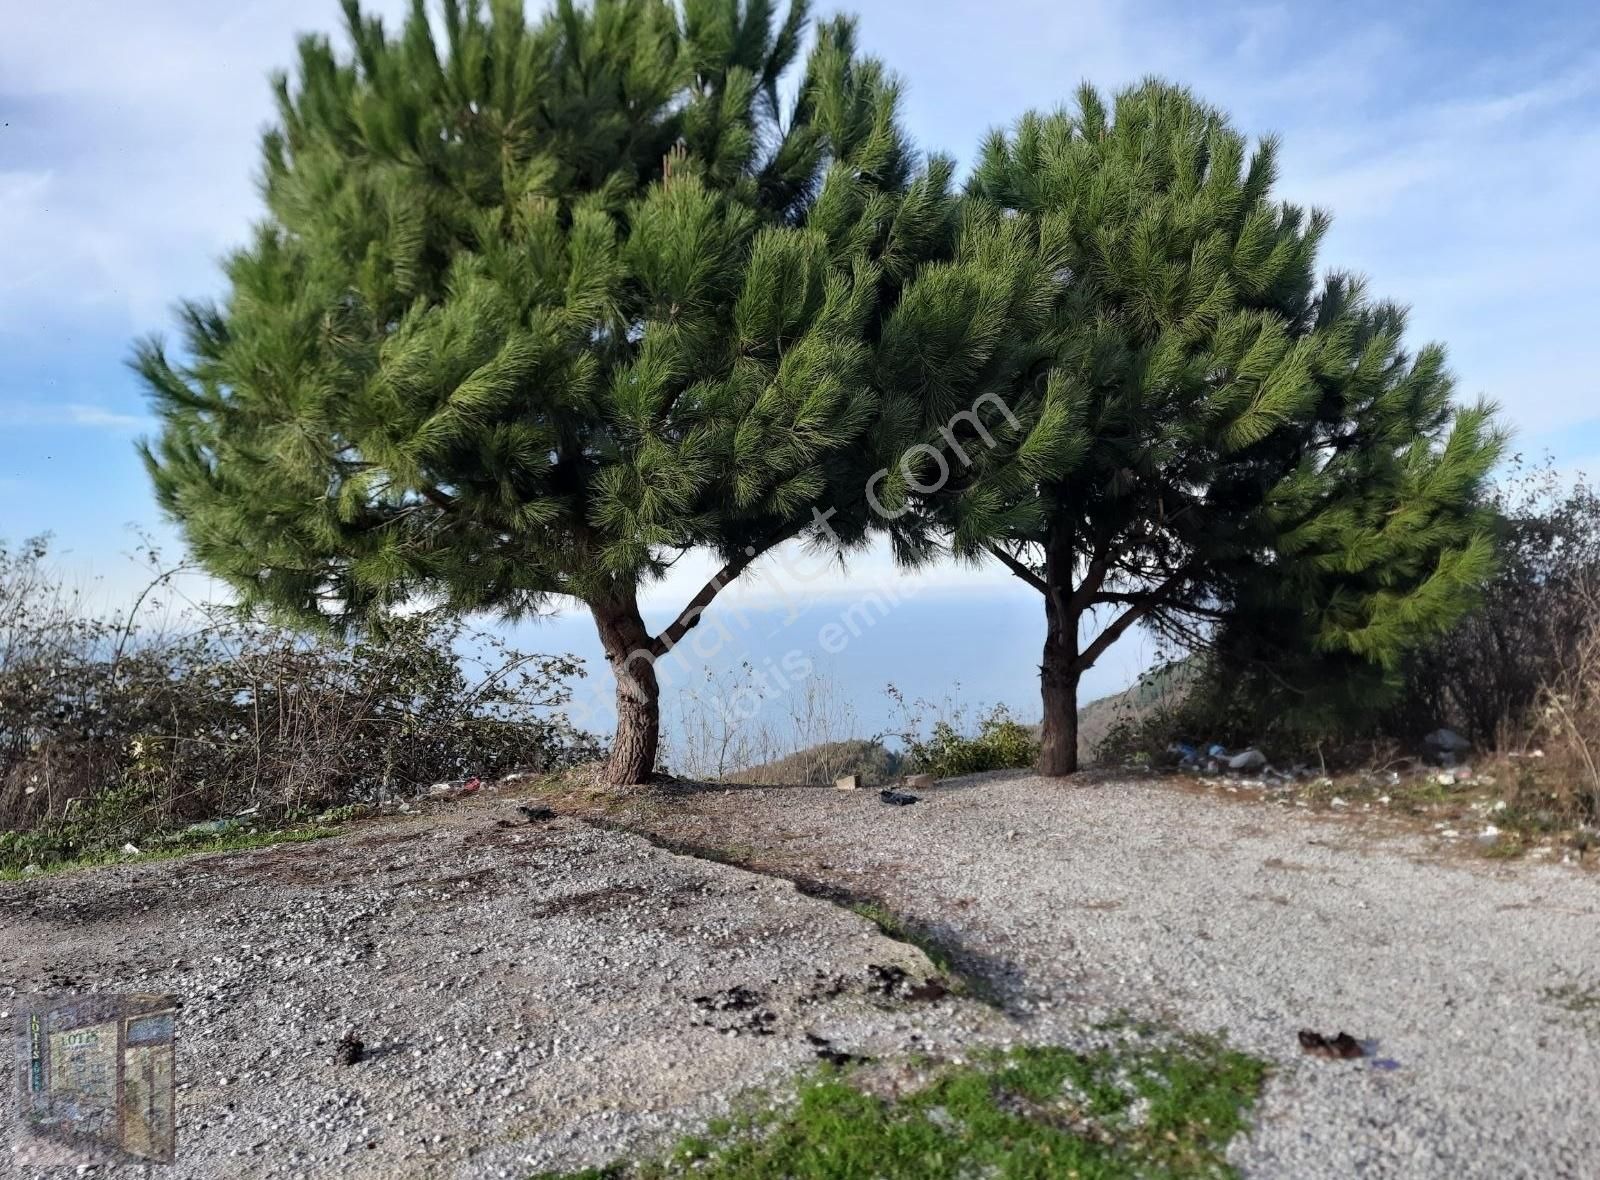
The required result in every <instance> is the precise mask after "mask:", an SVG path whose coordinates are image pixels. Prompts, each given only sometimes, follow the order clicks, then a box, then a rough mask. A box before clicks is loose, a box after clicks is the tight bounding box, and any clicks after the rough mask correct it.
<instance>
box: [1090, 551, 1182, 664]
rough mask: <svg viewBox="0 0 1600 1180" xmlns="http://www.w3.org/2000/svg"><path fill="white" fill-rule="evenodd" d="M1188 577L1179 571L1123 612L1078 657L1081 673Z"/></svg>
mask: <svg viewBox="0 0 1600 1180" xmlns="http://www.w3.org/2000/svg"><path fill="white" fill-rule="evenodd" d="M1188 576H1189V574H1188V571H1187V570H1179V571H1178V572H1177V573H1175V574H1173V575H1172V576H1171V577H1170V578H1168V579H1167V580H1166V581H1165V582H1162V583H1161V585H1159V586H1157V587H1156V588H1155V589H1154V590H1151V591H1149V592H1148V593H1146V594H1144V595H1141V596H1140V597H1142V598H1143V601H1142V602H1138V603H1136V604H1134V605H1133V606H1130V607H1129V608H1128V609H1127V610H1125V611H1123V612H1122V613H1121V614H1120V615H1118V616H1117V617H1116V618H1115V619H1114V620H1112V623H1111V625H1110V626H1109V627H1107V628H1106V629H1105V630H1104V631H1102V632H1100V634H1099V635H1097V636H1096V637H1095V641H1094V642H1093V643H1091V644H1090V645H1089V646H1088V647H1087V648H1085V649H1084V651H1083V654H1082V655H1081V656H1079V657H1078V669H1079V671H1082V670H1083V669H1085V668H1087V667H1089V666H1090V665H1092V664H1093V663H1094V662H1095V661H1096V660H1098V659H1099V658H1100V657H1101V656H1102V655H1104V654H1105V650H1106V648H1108V647H1110V646H1111V645H1112V644H1113V643H1115V642H1116V641H1117V640H1118V638H1120V637H1121V635H1122V633H1123V632H1124V631H1126V630H1127V629H1128V628H1129V627H1131V626H1133V625H1134V624H1135V623H1137V622H1138V621H1139V620H1140V619H1142V618H1144V617H1145V616H1146V615H1148V614H1149V613H1150V612H1151V611H1153V610H1155V609H1156V608H1157V607H1158V606H1161V605H1163V599H1165V598H1166V596H1167V595H1168V594H1170V593H1172V591H1173V590H1174V589H1176V588H1177V586H1178V584H1179V583H1181V582H1182V581H1183V580H1184V579H1185V578H1186V577H1188Z"/></svg>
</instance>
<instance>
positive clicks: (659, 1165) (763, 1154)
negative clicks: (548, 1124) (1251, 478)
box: [543, 1038, 1265, 1180]
mask: <svg viewBox="0 0 1600 1180" xmlns="http://www.w3.org/2000/svg"><path fill="white" fill-rule="evenodd" d="M1264 1077H1265V1067H1264V1066H1263V1065H1262V1064H1261V1063H1260V1062H1258V1061H1256V1060H1254V1059H1252V1058H1249V1057H1246V1056H1244V1055H1242V1054H1240V1053H1236V1052H1233V1051H1230V1050H1228V1049H1226V1048H1224V1047H1223V1046H1222V1045H1221V1044H1220V1043H1219V1042H1217V1041H1214V1040H1210V1039H1206V1038H1199V1039H1190V1040H1186V1041H1183V1042H1180V1043H1177V1044H1174V1045H1171V1046H1168V1047H1165V1048H1157V1049H1137V1050H1127V1049H1123V1050H1102V1051H1099V1052H1094V1053H1075V1052H1072V1051H1070V1050H1067V1049H1062V1048H1053V1047H1035V1048H1023V1049H1014V1050H1012V1051H1010V1052H1007V1053H991V1054H987V1055H985V1056H983V1057H981V1058H980V1059H979V1060H977V1061H975V1062H973V1063H971V1064H968V1065H963V1066H953V1067H948V1068H945V1069H943V1070H940V1071H938V1072H937V1074H936V1076H935V1077H934V1079H933V1080H932V1081H931V1082H930V1083H929V1084H927V1085H926V1086H924V1087H923V1088H922V1089H920V1090H917V1091H915V1092H913V1093H910V1094H907V1095H902V1096H901V1097H899V1098H897V1099H885V1098H880V1097H877V1096H875V1095H872V1094H869V1093H866V1092H864V1091H863V1090H861V1089H859V1088H858V1087H856V1086H855V1085H852V1084H851V1078H850V1075H849V1074H848V1073H844V1072H840V1071H839V1070H837V1069H834V1068H831V1067H825V1068H823V1069H821V1070H819V1071H818V1072H816V1073H814V1074H811V1075H809V1076H808V1077H806V1078H805V1079H803V1080H802V1081H801V1082H800V1084H799V1086H798V1088H797V1090H796V1093H795V1095H794V1096H793V1098H792V1099H790V1100H787V1101H781V1102H778V1103H775V1104H766V1105H764V1106H763V1108H762V1109H760V1110H758V1111H756V1112H754V1113H751V1114H748V1115H745V1116H744V1117H743V1118H740V1119H734V1120H728V1121H724V1122H721V1123H719V1124H714V1125H712V1126H710V1127H707V1128H706V1130H705V1131H704V1132H702V1133H701V1134H698V1135H693V1136H690V1137H688V1138H686V1139H684V1140H683V1141H682V1142H681V1143H679V1144H678V1146H677V1147H676V1149H674V1150H673V1151H671V1152H670V1153H668V1154H667V1155H666V1156H665V1157H664V1158H662V1159H659V1160H654V1161H646V1162H641V1163H619V1164H612V1165H609V1166H608V1167H605V1168H600V1169H591V1170H588V1171H585V1172H578V1173H573V1174H570V1175H569V1176H567V1177H565V1180H625V1178H626V1180H671V1178H675V1177H683V1176H695V1177H700V1178H703V1180H779V1178H783V1180H835V1178H837V1180H843V1178H845V1177H857V1176H861V1177H865V1176H871V1177H876V1178H881V1180H941V1178H944V1177H964V1176H997V1177H1008V1178H1016V1180H1025V1178H1038V1180H1045V1178H1056V1177H1081V1178H1083V1180H1089V1178H1091V1177H1094V1178H1100V1180H1108V1178H1112V1177H1132V1176H1146V1177H1174V1178H1175V1177H1184V1176H1202V1175H1203V1176H1225V1175H1231V1174H1232V1172H1231V1170H1230V1169H1229V1168H1228V1165H1227V1163H1226V1160H1225V1158H1224V1154H1223V1153H1224V1151H1225V1149H1226V1147H1227V1144H1228V1141H1229V1140H1230V1139H1231V1138H1232V1137H1233V1136H1234V1135H1235V1134H1237V1133H1238V1132H1239V1131H1240V1130H1241V1129H1242V1128H1243V1127H1244V1125H1245V1117H1246V1114H1247V1113H1248V1111H1249V1109H1250V1107H1251V1105H1252V1103H1253V1102H1254V1101H1255V1098H1256V1096H1257V1094H1258V1093H1259V1092H1260V1088H1261V1083H1262V1081H1263V1079H1264ZM556 1176H557V1174H555V1173H547V1174H546V1175H545V1177H544V1178H543V1180H556Z"/></svg>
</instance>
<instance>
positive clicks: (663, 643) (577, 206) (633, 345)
mask: <svg viewBox="0 0 1600 1180" xmlns="http://www.w3.org/2000/svg"><path fill="white" fill-rule="evenodd" d="M806 11H807V10H806V5H805V3H804V0H795V3H793V4H791V6H790V8H789V10H788V14H787V16H786V17H784V18H783V20H782V21H781V22H780V21H779V20H778V19H777V18H776V14H775V12H774V9H773V6H772V5H771V4H770V3H768V2H767V0H730V2H729V3H725V4H724V3H717V4H712V3H704V2H699V0H696V2H694V3H689V4H685V5H683V6H681V8H680V7H679V6H678V5H675V4H674V3H672V2H671V0H594V2H593V3H592V4H590V5H587V6H585V5H580V4H578V3H575V2H574V0H561V2H560V3H558V4H556V5H555V6H554V7H553V8H552V9H550V10H549V11H547V12H545V13H544V14H543V15H541V16H539V17H537V18H534V19H530V18H529V17H528V16H527V15H526V13H525V12H524V6H523V5H520V4H511V3H493V4H490V5H488V6H487V7H486V6H485V4H484V3H483V2H482V0H462V2H456V0H451V2H450V3H447V4H444V5H443V7H442V11H441V15H442V20H441V21H440V22H439V25H438V29H439V31H441V32H442V34H443V37H442V39H441V38H438V37H436V36H435V31H436V30H435V26H434V25H433V24H432V23H430V20H429V16H428V13H427V11H426V6H425V5H424V3H422V0H416V2H414V3H413V5H412V8H411V11H410V14H409V16H408V17H407V18H406V19H405V21H404V22H403V24H402V25H401V27H400V28H399V30H398V32H397V33H393V34H391V33H390V32H389V31H388V30H386V28H385V27H384V25H383V24H382V22H381V21H379V20H378V19H377V18H375V17H366V16H363V15H362V14H361V13H360V11H359V9H358V7H357V5H356V4H355V3H354V2H353V0H350V2H347V3H346V4H345V12H346V17H347V25H348V29H347V33H348V37H349V40H350V43H351V46H352V52H351V55H350V56H349V57H348V58H341V57H340V56H339V55H337V54H336V53H335V51H334V50H333V48H332V47H331V46H330V44H329V42H328V41H327V40H326V39H325V38H322V37H308V38H306V39H305V40H304V41H303V42H302V43H301V48H300V62H299V67H298V70H297V72H296V75H295V77H294V79H293V80H292V81H291V80H290V78H289V77H288V76H287V75H284V76H280V77H278V78H277V79H276V81H275V87H276V91H277V97H278V108H279V111H278V121H277V125H276V126H275V127H273V128H272V129H271V130H270V131H269V132H268V133H267V135H266V137H265V140H264V143H263V160H264V166H263V172H264V186H265V195H266V203H267V209H268V217H267V218H266V220H265V221H264V222H263V223H262V225H261V226H260V228H259V230H258V232H257V234H256V237H255V239H254V241H253V242H251V243H250V244H249V245H247V246H246V247H244V248H243V249H241V250H239V251H237V252H235V253H234V254H233V255H232V256H231V257H230V258H229V259H228V261H227V263H226V267H225V270H226V279H227V292H226V295H225V296H224V298H223V300H222V301H221V302H220V303H218V304H215V305H213V304H209V303H192V304H188V305H186V307H185V310H184V313H183V319H184V342H183V343H184V352H185V353H186V354H187V355H186V357H184V358H181V359H178V358H174V357H172V356H170V355H169V354H168V352H167V350H166V349H165V347H164V346H163V345H162V343H161V342H160V341H159V340H150V341H147V342H145V343H144V344H143V345H141V346H140V348H139V350H138V355H137V360H136V365H137V368H138V370H139V372H140V373H141V374H142V376H143V378H144V380H145V381H146V383H147V385H148V387H149V389H150V390H151V392H152V394H153V397H154V402H155V407H156V410H157V412H158V413H159V414H160V416H161V420H162V428H161V434H160V437H159V439H157V440H155V442H154V443H153V444H150V445H147V446H146V447H145V450H144V455H145V459H146V463H147V466H148V468H149V471H150V475H151V478H152V480H153V481H154V484H155V488H156V493H157V496H158V498H159V500H160V502H161V504H162V506H163V507H164V508H165V509H166V510H167V511H168V512H169V513H170V514H172V515H173V516H174V517H175V518H176V519H177V520H178V521H179V522H180V523H181V525H182V528H183V532H184V536H185V538H186V540H187V542H188V544H189V547H190V549H191V550H192V552H193V553H194V555H195V556H196V557H197V558H198V559H199V561H200V562H201V563H202V564H203V565H204V566H205V567H206V568H207V569H208V570H209V571H211V572H212V573H214V574H216V575H217V576H219V577H221V578H223V579H225V580H226V581H227V583H228V584H229V585H230V586H231V587H232V588H233V589H234V591H235V592H236V593H237V594H238V596H239V597H240V599H241V601H242V602H243V603H244V604H245V605H246V606H247V607H257V606H259V607H264V608H267V609H269V610H271V611H274V612H276V613H277V614H278V615H279V616H280V617H288V618H291V619H293V620H295V621H296V622H298V623H299V624H301V625H306V624H310V625H316V626H329V627H342V626H351V625H358V624H372V625H382V624H383V623H384V622H385V621H386V620H387V619H388V618H389V617H390V616H391V615H392V613H393V612H395V611H396V609H397V608H400V607H401V606H403V605H405V604H410V603H415V602H418V601H427V602H430V603H435V604H439V605H441V606H444V607H446V608H449V609H451V610H456V611H465V610H475V609H490V610H495V611H498V612H501V613H503V614H506V615H518V614H525V613H528V612H531V611H535V610H537V609H539V608H540V607H541V606H542V605H544V604H545V603H546V602H548V601H549V600H550V599H552V598H560V597H568V598H575V599H578V600H580V601H582V602H584V603H586V604H588V605H589V606H590V607H591V609H592V610H593V611H594V612H595V614H596V619H597V622H598V623H599V626H600V633H601V638H602V641H603V642H604V644H605V646H606V649H607V653H608V656H609V658H610V659H611V661H612V664H613V668H614V670H615V671H617V672H619V674H620V673H622V672H623V671H624V669H625V667H626V670H627V671H628V672H629V673H630V675H631V674H632V673H633V672H635V671H636V669H635V668H634V666H633V665H631V664H629V665H625V663H624V661H625V660H626V659H627V658H628V657H629V656H631V655H633V654H634V653H636V652H642V653H645V654H647V655H650V656H652V657H654V656H659V655H661V654H663V653H664V651H665V650H666V649H667V648H670V646H671V644H672V643H673V642H676V639H677V638H678V637H679V636H680V635H681V633H682V631H681V630H677V631H675V632H673V631H672V629H670V628H669V633H665V634H664V635H662V636H652V635H650V634H649V632H648V631H647V630H646V628H645V626H644V623H643V620H642V618H641V617H640V615H639V612H638V606H637V590H638V587H639V585H640V584H641V583H644V582H648V581H650V580H652V579H655V578H658V577H660V576H661V575H662V574H663V573H664V572H665V571H666V569H667V568H668V567H669V566H670V565H671V564H672V562H674V561H675V560H677V559H678V558H679V557H680V556H682V554H683V553H685V552H687V551H689V550H694V549H702V550H707V551H710V552H711V553H713V554H714V555H715V556H716V557H717V558H718V559H719V560H721V561H722V562H723V563H724V572H723V574H722V575H721V576H720V577H719V579H718V581H717V582H716V583H714V584H713V585H712V586H711V587H709V588H708V593H709V594H710V595H711V596H714V594H715V592H716V590H717V589H720V586H721V585H722V584H724V583H725V582H726V581H728V580H730V579H731V578H732V577H734V576H737V574H738V573H739V572H740V571H741V570H742V569H743V568H744V567H745V566H746V565H747V564H749V562H750V561H751V560H753V559H754V558H755V557H757V556H759V555H760V554H761V553H763V552H765V551H766V550H767V549H770V548H772V547H773V546H775V545H777V544H780V543H782V542H783V541H785V540H788V539H790V538H792V537H795V536H797V535H799V534H801V533H802V532H804V531H806V530H808V529H813V530H814V529H815V523H814V520H813V516H812V511H813V505H814V504H815V505H819V506H827V505H829V504H832V505H834V506H835V507H836V508H837V509H838V511H837V513H836V515H835V516H834V517H833V518H832V519H831V521H830V522H829V523H828V526H827V531H826V532H825V533H823V534H822V536H823V538H824V539H825V540H826V541H827V542H828V543H830V544H831V543H834V542H835V541H836V540H837V541H838V542H839V543H843V544H847V545H848V544H853V543H857V542H859V541H860V540H861V539H862V537H863V536H864V533H865V530H866V526H867V514H866V508H865V505H864V501H863V497H862V495H861V488H862V486H863V484H864V480H865V475H866V473H868V472H870V471H871V470H872V469H873V467H874V466H876V465H878V460H879V457H880V456H883V455H892V454H894V453H896V450H895V448H896V446H897V444H898V441H899V440H901V439H903V438H906V437H909V436H910V435H912V434H914V431H915V423H916V421H917V420H918V413H919V411H918V407H917V406H916V405H915V404H914V403H912V402H908V401H907V400H906V399H905V398H904V397H902V396H900V391H899V390H898V389H897V388H896V386H895V384H894V377H895V373H894V372H893V370H892V369H891V368H889V367H886V366H885V365H884V364H883V363H882V362H881V360H880V358H879V356H878V353H879V352H880V351H881V350H882V349H883V348H888V347H890V346H889V343H888V342H889V341H890V340H891V339H892V341H893V348H895V349H906V348H915V347H919V346H920V343H921V337H920V336H919V331H921V330H922V328H923V327H925V326H926V325H924V324H923V322H922V321H919V320H917V319H916V317H914V316H911V315H908V314H905V313H902V312H901V311H900V310H899V309H898V308H897V303H898V300H899V293H900V290H901V288H902V287H903V285H904V284H905V282H906V281H907V279H908V278H909V277H910V276H911V274H912V273H913V272H914V271H915V269H916V266H917V264H918V263H919V262H920V261H921V260H922V259H923V258H925V257H930V256H937V255H939V254H941V253H943V252H947V251H948V250H949V248H950V246H951V241H952V236H953V232H954V228H955V218H954V203H953V198H952V196H951V195H950V193H949V192H948V187H949V181H950V176H951V171H952V165H951V163H950V162H949V161H948V160H944V159H939V158H935V159H931V160H929V161H928V162H927V163H926V165H925V166H921V167H919V166H918V165H917V163H916V161H915V160H914V159H913V154H912V152H911V149H910V146H909V144H908V143H907V141H906V138H905V136H904V134H903V132H902V131H901V129H900V126H899V123H898V121H897V115H896V108H897V103H898V87H897V83H896V82H895V81H894V80H893V79H892V78H891V77H890V76H889V75H888V74H887V72H886V71H885V70H884V68H883V67H882V66H881V65H880V64H879V63H877V62H876V61H873V60H871V59H868V58H864V57H862V56H860V55H859V54H858V53H857V52H856V49H855V31H854V26H853V24H852V23H851V22H850V21H849V20H847V19H843V18H838V19H834V20H830V21H826V22H823V23H821V24H819V25H818V26H817V29H816V37H815V41H814V45H813V47H812V49H811V51H810V53H809V56H808V57H807V59H806V61H805V64H804V66H803V68H801V69H800V70H799V76H798V78H797V80H796V81H797V85H796V87H795V97H794V100H793V102H792V103H789V104H785V103H784V102H783V101H782V100H781V99H780V89H783V88H781V87H780V84H779V82H780V79H781V78H783V77H784V76H785V75H786V74H787V73H788V72H789V71H790V69H791V67H792V66H794V65H796V63H797V59H798V57H799V49H800V43H801V40H802V37H803V32H804V27H805V22H806ZM940 322H941V323H945V324H947V323H948V321H947V320H946V321H940ZM955 347H956V348H957V351H959V341H957V342H956V345H955ZM707 601H709V599H696V600H691V602H690V603H689V604H687V605H686V606H685V608H684V612H683V614H682V616H681V617H680V619H679V620H678V622H679V624H681V626H682V628H683V629H686V628H687V626H690V625H692V624H693V623H694V622H696V621H697V620H698V617H699V612H700V611H701V610H703V609H704V607H705V605H706V602H707ZM621 679H622V677H621V676H620V675H619V681H620V680H621ZM626 695H627V696H628V698H629V700H630V702H633V705H632V707H631V708H630V709H619V714H621V715H623V716H624V717H628V716H632V715H634V714H639V715H640V720H641V722H642V723H643V724H645V725H646V726H647V728H648V730H649V736H648V739H647V740H645V741H641V742H638V743H631V742H630V743H624V742H621V741H619V742H618V743H617V749H618V750H619V751H624V750H625V749H626V750H628V751H632V752H633V753H634V754H639V755H648V757H650V758H653V756H654V752H655V746H656V738H655V733H656V727H657V721H656V715H657V710H658V706H657V701H656V687H655V685H654V683H653V682H652V681H651V680H650V679H649V678H648V677H644V678H643V679H642V680H641V681H640V682H639V683H637V684H634V685H632V686H630V687H628V689H627V691H626ZM648 772H649V767H648V766H630V767H626V768H621V769H619V772H618V773H621V774H623V775H625V776H629V777H625V778H624V779H623V780H622V781H638V778H637V776H639V775H642V774H648Z"/></svg>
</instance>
